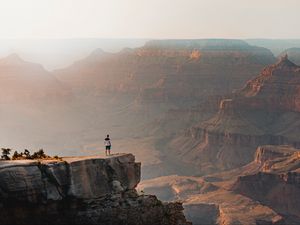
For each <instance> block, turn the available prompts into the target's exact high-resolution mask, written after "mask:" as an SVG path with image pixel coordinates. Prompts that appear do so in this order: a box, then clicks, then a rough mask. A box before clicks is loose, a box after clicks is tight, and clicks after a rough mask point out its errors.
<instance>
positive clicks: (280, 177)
mask: <svg viewBox="0 0 300 225" xmlns="http://www.w3.org/2000/svg"><path fill="white" fill-rule="evenodd" d="M299 169H300V151H299V149H296V148H293V147H292V146H287V145H263V146H259V147H258V148H257V149H256V152H255V154H254V156H253V159H252V162H250V163H249V164H247V165H245V166H242V167H239V168H237V169H233V170H229V171H226V172H222V173H215V174H211V175H208V176H205V177H187V176H165V177H159V178H155V179H151V180H146V181H142V182H141V184H139V186H138V188H140V189H143V190H144V191H145V192H146V193H151V194H158V195H159V196H160V198H162V199H168V200H169V201H172V200H173V201H174V200H180V201H182V202H183V203H184V209H185V210H184V212H185V215H186V217H187V219H189V220H191V221H192V222H193V224H196V225H207V224H210V225H213V224H217V225H235V224H247V225H248V224H249V225H250V224H251V225H262V224H272V225H275V224H276V225H291V224H295V225H296V224H299V222H300V217H299V209H300V202H299V198H298V197H297V196H298V195H299V191H300V189H299V187H300V186H299V184H300V183H299V181H300V179H299Z"/></svg>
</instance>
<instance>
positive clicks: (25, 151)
mask: <svg viewBox="0 0 300 225" xmlns="http://www.w3.org/2000/svg"><path fill="white" fill-rule="evenodd" d="M24 155H25V158H26V159H31V155H30V151H29V150H27V149H25V150H24Z"/></svg>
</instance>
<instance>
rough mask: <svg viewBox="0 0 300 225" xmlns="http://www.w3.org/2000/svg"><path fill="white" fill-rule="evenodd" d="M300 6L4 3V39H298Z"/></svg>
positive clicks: (83, 0) (62, 0) (0, 26)
mask: <svg viewBox="0 0 300 225" xmlns="http://www.w3.org/2000/svg"><path fill="white" fill-rule="evenodd" d="M299 27H300V1H299V0H7V1H6V0H0V37H1V38H24V37H26V38H27V37H30V38H31V37H37V38H39V37H47V38H75V37H103V38H208V37H223V38H261V37H264V38H300V29H299Z"/></svg>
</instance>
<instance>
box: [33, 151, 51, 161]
mask: <svg viewBox="0 0 300 225" xmlns="http://www.w3.org/2000/svg"><path fill="white" fill-rule="evenodd" d="M48 157H49V156H47V155H46V154H45V152H44V150H43V149H40V150H38V151H37V152H34V153H33V154H32V158H33V159H44V158H48Z"/></svg>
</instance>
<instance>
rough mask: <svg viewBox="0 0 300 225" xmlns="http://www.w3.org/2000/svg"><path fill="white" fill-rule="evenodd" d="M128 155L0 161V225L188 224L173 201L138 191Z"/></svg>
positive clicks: (137, 178) (135, 166)
mask: <svg viewBox="0 0 300 225" xmlns="http://www.w3.org/2000/svg"><path fill="white" fill-rule="evenodd" d="M140 167H141V164H140V163H137V162H135V157H134V156H133V155H132V154H118V155H113V156H111V157H106V158H101V157H99V156H91V157H66V158H62V159H61V160H42V161H38V160H16V161H0V224H56V225H60V224H98V225H99V224H105V225H109V224H111V225H112V224H114V225H118V224H122V225H123V224H124V225H125V224H129V225H136V224H139V225H142V224H143V225H147V224H151V225H153V224H157V225H158V224H162V225H164V224H166V225H167V224H170V225H172V224H174V225H175V224H176V225H185V224H189V223H188V222H187V221H186V220H185V217H184V215H183V213H182V210H183V208H182V206H181V204H179V203H163V202H161V201H159V200H158V199H157V198H156V197H155V196H146V195H138V194H137V192H136V190H135V187H136V186H137V184H138V183H139V181H140Z"/></svg>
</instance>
